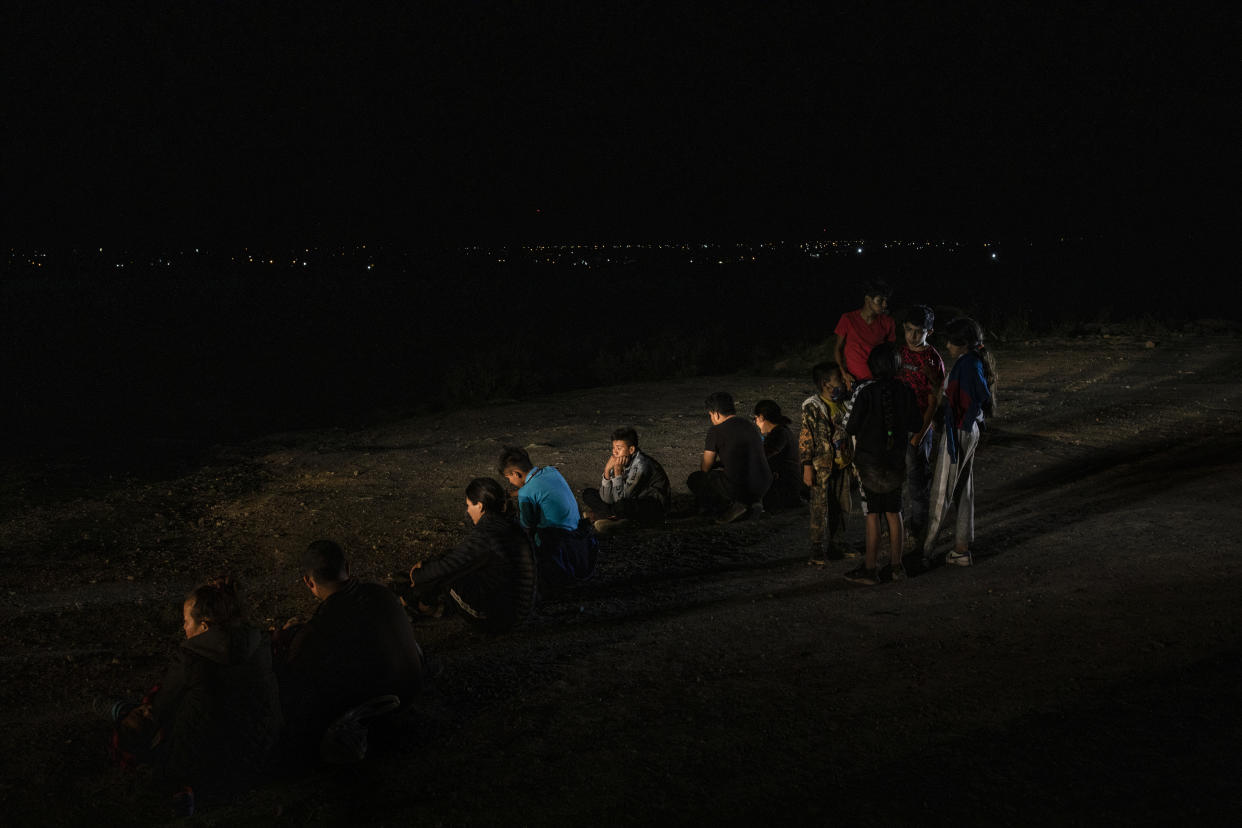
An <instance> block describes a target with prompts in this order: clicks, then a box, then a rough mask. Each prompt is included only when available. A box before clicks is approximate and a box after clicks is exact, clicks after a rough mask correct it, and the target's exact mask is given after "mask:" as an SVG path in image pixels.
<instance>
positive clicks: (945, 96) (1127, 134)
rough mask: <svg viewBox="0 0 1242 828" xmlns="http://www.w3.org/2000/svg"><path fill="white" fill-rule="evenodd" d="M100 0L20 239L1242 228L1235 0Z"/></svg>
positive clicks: (68, 49)
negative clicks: (1133, 1)
mask: <svg viewBox="0 0 1242 828" xmlns="http://www.w3.org/2000/svg"><path fill="white" fill-rule="evenodd" d="M81 5H82V6H83V8H76V9H73V10H72V11H64V10H54V9H53V8H52V5H51V4H45V3H41V2H33V1H32V2H22V3H19V4H17V7H16V10H15V11H9V12H6V16H5V19H6V25H5V26H4V27H3V28H4V30H5V31H4V33H3V35H2V37H3V46H4V53H5V57H4V59H3V60H4V63H5V65H6V73H5V74H6V78H5V87H6V95H5V97H6V110H7V113H6V117H5V119H4V126H3V133H4V138H3V159H2V162H0V163H2V164H3V176H4V193H5V198H4V201H5V211H6V217H5V227H6V231H5V232H6V235H8V236H9V239H8V240H7V241H8V244H9V245H10V246H11V245H14V244H30V243H87V244H90V243H94V242H97V241H98V242H105V241H109V242H110V241H114V240H116V241H122V242H127V243H134V242H139V243H170V244H171V243H181V242H195V241H199V240H203V239H216V238H227V239H229V240H236V241H240V242H253V241H260V240H262V241H272V240H276V239H288V240H290V241H295V242H298V243H301V242H326V241H340V240H354V239H360V238H361V239H378V240H388V241H395V242H415V241H420V240H438V239H448V240H453V241H487V240H500V239H515V240H556V239H592V238H594V239H610V240H615V239H621V240H624V239H665V238H687V237H711V238H716V239H722V238H729V237H744V238H751V239H754V238H761V237H764V236H767V235H775V236H781V237H785V238H790V237H798V236H811V235H817V236H818V235H823V234H825V233H826V234H827V235H828V236H840V237H847V236H850V235H887V236H892V237H898V236H901V235H905V234H913V235H921V236H927V237H931V236H935V235H947V236H968V237H980V236H998V235H1000V236H1004V235H1023V234H1046V233H1051V234H1056V233H1061V232H1087V233H1105V234H1131V235H1147V234H1150V233H1153V232H1155V233H1164V232H1172V233H1174V234H1175V235H1176V234H1182V235H1184V234H1186V233H1191V234H1192V235H1193V234H1196V233H1199V234H1202V233H1205V232H1207V230H1205V229H1204V228H1216V229H1227V230H1229V231H1230V232H1233V231H1234V230H1236V219H1237V208H1236V203H1237V196H1236V191H1237V187H1236V184H1237V175H1236V172H1235V171H1234V170H1233V169H1232V164H1233V162H1234V160H1236V159H1234V156H1235V155H1236V151H1237V147H1238V146H1239V143H1238V138H1239V136H1238V117H1237V95H1236V90H1237V80H1238V78H1237V75H1238V66H1239V63H1238V58H1237V48H1236V47H1237V40H1236V38H1235V37H1234V36H1233V34H1231V33H1232V32H1235V31H1236V30H1237V25H1236V23H1237V17H1238V13H1237V12H1236V11H1234V10H1233V8H1234V7H1233V6H1232V5H1231V4H1219V5H1215V4H1192V7H1184V6H1183V5H1182V4H1171V3H1159V4H1156V3H1153V4H1138V5H1139V6H1141V8H1138V9H1135V8H1128V7H1125V8H1123V7H1120V6H1117V7H1114V6H1112V4H1067V9H1065V10H1061V11H1055V10H1049V9H1048V8H1047V5H1048V4H1046V3H1042V2H1041V3H1020V4H1016V3H977V4H956V3H955V4H893V3H862V2H859V3H837V4H832V3H823V4H820V3H761V4H760V3H756V4H749V5H747V6H740V5H737V4H711V6H710V7H709V6H708V5H707V4H700V5H699V6H698V7H697V10H693V11H691V10H690V7H684V6H675V5H674V6H669V5H666V4H659V3H652V4H628V3H626V4H598V3H577V2H575V3H542V4H508V3H505V4H501V3H466V2H453V3H443V4H422V3H419V4H413V3H371V2H368V3H357V4H333V5H331V6H329V5H328V4H321V3H312V4H305V3H255V2H246V3H236V2H177V3H167V2H148V3H136V4H81ZM1079 6H1085V8H1079ZM122 7H123V8H122ZM679 9H680V10H679ZM742 9H744V10H742ZM1218 197H1219V199H1220V204H1217V200H1218Z"/></svg>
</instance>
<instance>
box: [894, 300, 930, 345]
mask: <svg viewBox="0 0 1242 828" xmlns="http://www.w3.org/2000/svg"><path fill="white" fill-rule="evenodd" d="M935 324H936V312H935V311H933V310H932V309H931V308H930V307H928V306H927V305H914V306H913V307H911V308H910V309H909V310H908V311H906V315H905V317H904V318H903V320H902V323H901V327H902V330H903V331H904V332H905V335H906V346H907V347H909V348H913V349H916V350H920V349H922V348H925V347H927V337H929V336H931V332H932V326H933V325H935Z"/></svg>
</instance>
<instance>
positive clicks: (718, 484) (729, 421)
mask: <svg viewBox="0 0 1242 828" xmlns="http://www.w3.org/2000/svg"><path fill="white" fill-rule="evenodd" d="M704 404H705V406H706V408H707V416H708V419H710V420H711V422H712V427H711V428H709V429H708V430H707V439H706V440H705V441H704V444H703V460H702V464H701V466H700V469H699V471H696V472H694V473H693V474H691V475H690V477H689V478H688V479H687V480H686V486H687V487H688V488H689V489H690V491H691V492H693V493H694V497H695V499H696V500H697V501H698V504H699V510H700V511H701V512H704V513H706V514H715V515H716V516H717V521H718V522H720V523H730V522H732V521H735V520H737V519H738V518H740V517H742V516H743V515H746V514H747V513H751V514H755V515H759V514H762V513H763V495H764V494H765V493H766V492H767V490H768V487H769V486H770V485H771V483H772V474H771V472H770V471H769V470H768V460H767V458H766V457H765V456H764V453H763V435H762V434H760V433H759V429H758V427H756V426H755V424H754V423H750V422H747V421H746V420H744V419H742V418H741V417H738V416H737V408H736V407H735V406H734V405H733V395H732V394H729V393H728V392H727V391H717V392H716V393H714V394H712V395H711V396H709V397H708V398H707V399H706V400H705V402H704Z"/></svg>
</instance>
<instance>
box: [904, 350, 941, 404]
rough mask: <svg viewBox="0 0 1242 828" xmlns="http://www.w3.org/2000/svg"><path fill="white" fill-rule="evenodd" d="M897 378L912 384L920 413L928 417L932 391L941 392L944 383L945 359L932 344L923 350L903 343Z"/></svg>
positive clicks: (911, 388)
mask: <svg viewBox="0 0 1242 828" xmlns="http://www.w3.org/2000/svg"><path fill="white" fill-rule="evenodd" d="M897 379H899V380H901V381H902V382H904V383H905V384H906V385H908V386H910V390H911V391H913V392H914V398H915V399H917V400H918V401H919V414H921V415H923V416H924V417H926V416H927V406H928V405H929V404H930V402H931V394H932V392H933V391H936V392H939V391H940V388H941V386H942V385H944V360H943V359H941V358H940V353H939V352H938V351H937V350H936V349H935V348H933V347H932V346H930V345H928V346H927V347H926V348H924V349H923V350H922V351H915V350H913V349H912V348H911V347H910V346H909V345H902V346H901V373H900V374H898V375H897Z"/></svg>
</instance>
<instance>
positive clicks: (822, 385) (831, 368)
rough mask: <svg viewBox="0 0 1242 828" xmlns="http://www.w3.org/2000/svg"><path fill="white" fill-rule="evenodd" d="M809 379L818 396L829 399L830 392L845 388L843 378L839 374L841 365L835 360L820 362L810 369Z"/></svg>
mask: <svg viewBox="0 0 1242 828" xmlns="http://www.w3.org/2000/svg"><path fill="white" fill-rule="evenodd" d="M811 379H812V381H814V383H815V390H816V391H818V392H819V393H820V396H822V397H826V398H829V399H831V397H832V392H833V391H834V390H836V389H838V388H845V378H844V377H842V376H841V367H840V366H839V365H837V364H836V363H835V362H820V363H817V364H816V365H815V367H814V368H812V369H811Z"/></svg>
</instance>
